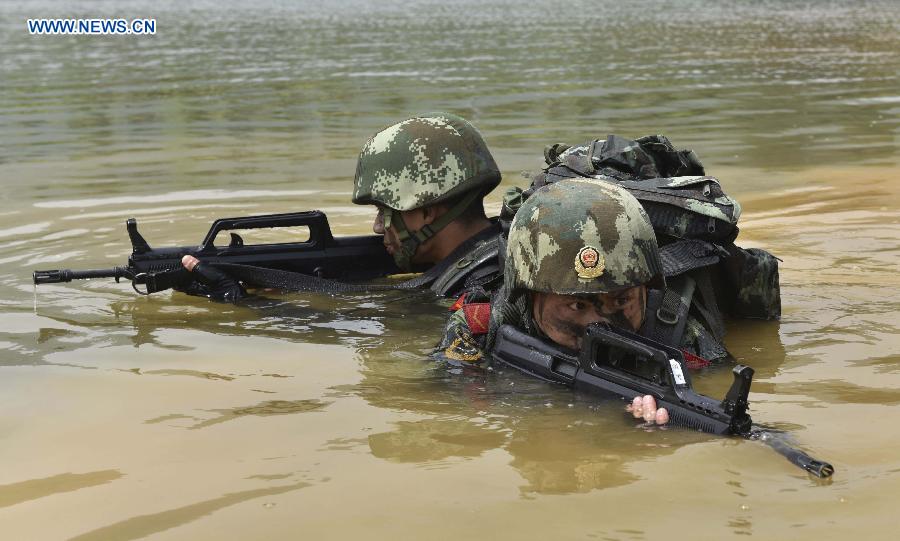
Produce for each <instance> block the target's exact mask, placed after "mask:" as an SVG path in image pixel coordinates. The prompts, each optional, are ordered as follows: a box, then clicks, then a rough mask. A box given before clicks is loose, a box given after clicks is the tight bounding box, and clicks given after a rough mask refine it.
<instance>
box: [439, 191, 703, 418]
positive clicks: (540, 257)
mask: <svg viewBox="0 0 900 541" xmlns="http://www.w3.org/2000/svg"><path fill="white" fill-rule="evenodd" d="M664 286H665V279H664V277H663V267H662V263H661V261H660V258H659V249H658V247H657V243H656V235H655V234H654V232H653V227H652V226H651V224H650V220H649V218H648V217H647V214H646V212H645V211H644V209H643V207H641V204H640V203H639V202H638V201H637V199H635V198H634V196H632V195H631V194H629V193H628V191H627V190H625V189H623V188H621V187H620V186H617V185H616V184H614V183H611V182H605V181H600V180H593V179H567V180H564V181H559V182H556V183H554V184H550V185H547V186H544V187H542V188H540V189H538V190H536V191H535V192H534V194H532V195H531V196H530V197H529V198H528V199H527V200H526V201H525V202H524V203H523V204H522V206H521V207H520V208H519V210H518V212H517V213H516V215H515V217H514V218H513V221H512V224H511V225H510V230H509V240H508V245H507V249H506V262H505V267H504V281H503V287H501V288H500V289H499V290H498V291H497V292H496V293H495V294H494V295H493V297H492V298H491V299H490V300H489V301H488V299H487V298H486V297H485V296H484V295H483V294H482V293H480V292H477V291H472V292H470V293H469V294H467V295H466V296H464V297H463V299H462V301H461V302H458V303H457V304H460V305H461V306H460V307H459V309H458V310H457V311H456V312H455V313H454V314H453V315H452V316H451V318H450V321H449V322H448V325H447V328H446V330H445V334H444V337H443V339H442V341H441V343H440V344H439V345H438V347H437V349H436V350H435V356H436V357H437V358H439V359H444V360H448V361H450V362H454V363H460V362H463V363H470V364H475V365H478V366H481V367H484V366H487V365H489V363H490V356H489V354H490V351H491V349H492V347H493V342H494V338H495V335H496V332H497V329H498V328H499V327H500V325H503V324H511V325H514V326H516V327H518V328H519V329H521V330H522V331H524V332H526V333H528V334H532V335H535V336H541V337H544V338H548V339H550V340H552V341H553V342H555V343H557V344H559V345H561V346H564V347H567V348H571V349H577V348H578V347H579V346H580V345H581V337H582V336H583V334H584V331H585V329H586V327H587V326H588V325H589V324H591V323H594V322H607V323H609V324H611V325H616V326H619V327H622V328H625V329H627V330H631V331H635V332H639V331H640V330H641V328H642V326H643V324H644V322H645V321H646V320H647V313H646V311H647V297H648V290H649V289H659V288H663V287H664ZM694 325H699V324H696V322H694ZM694 338H695V337H694V336H693V335H692V334H691V333H689V332H686V333H685V334H684V337H683V339H682V343H681V344H680V346H681V347H682V348H684V349H686V350H691V349H692V348H694V347H695V344H694V343H693V340H694ZM486 354H487V355H486ZM629 408H630V410H631V411H632V413H633V414H634V416H635V417H642V418H644V419H645V420H647V421H650V422H657V423H660V424H662V423H665V422H667V421H668V412H666V410H665V409H657V408H656V403H655V400H654V399H653V397H650V396H646V397H644V398H643V400H641V399H635V401H634V403H633V404H632V405H630V406H629Z"/></svg>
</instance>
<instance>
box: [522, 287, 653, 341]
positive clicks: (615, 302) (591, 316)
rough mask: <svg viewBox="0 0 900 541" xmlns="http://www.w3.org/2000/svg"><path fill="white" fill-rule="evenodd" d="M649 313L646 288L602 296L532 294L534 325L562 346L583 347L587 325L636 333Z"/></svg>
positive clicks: (624, 290) (633, 288)
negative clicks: (610, 327)
mask: <svg viewBox="0 0 900 541" xmlns="http://www.w3.org/2000/svg"><path fill="white" fill-rule="evenodd" d="M646 310H647V287H646V286H643V285H642V286H637V287H631V288H628V289H623V290H621V291H616V292H613V293H603V294H599V295H558V294H556V293H532V313H533V315H534V321H535V323H537V325H538V327H540V329H541V330H542V331H544V334H546V335H547V336H548V337H550V339H551V340H553V341H554V342H556V343H557V344H559V345H561V346H565V347H568V348H572V349H579V348H580V347H581V339H582V337H583V336H584V331H585V329H586V328H587V326H588V325H590V324H591V323H596V322H604V323H608V324H610V325H615V326H617V327H622V328H624V329H628V330H630V331H637V330H638V329H640V328H641V325H642V324H643V322H644V315H645V312H646Z"/></svg>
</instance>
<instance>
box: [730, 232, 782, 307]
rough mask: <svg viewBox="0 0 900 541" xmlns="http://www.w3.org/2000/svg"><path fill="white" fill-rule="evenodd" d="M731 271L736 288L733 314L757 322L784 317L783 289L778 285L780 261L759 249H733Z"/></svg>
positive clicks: (731, 249)
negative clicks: (782, 307)
mask: <svg viewBox="0 0 900 541" xmlns="http://www.w3.org/2000/svg"><path fill="white" fill-rule="evenodd" d="M729 252H731V255H732V257H731V258H729V265H728V266H729V270H730V273H729V274H730V275H731V277H732V280H733V281H734V284H733V285H734V289H735V291H736V292H737V294H736V297H735V299H734V305H733V315H734V316H737V317H744V318H754V319H778V318H780V317H781V290H780V288H779V286H778V259H777V258H775V256H773V255H772V254H770V253H769V252H767V251H765V250H760V249H758V248H749V249H746V250H745V249H743V248H740V247H738V246H733V247H731V248H730V249H729Z"/></svg>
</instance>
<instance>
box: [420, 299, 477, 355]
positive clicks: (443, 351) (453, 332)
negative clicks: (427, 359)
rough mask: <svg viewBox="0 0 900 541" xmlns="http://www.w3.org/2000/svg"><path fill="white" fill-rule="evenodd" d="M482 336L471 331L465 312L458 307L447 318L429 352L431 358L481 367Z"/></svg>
mask: <svg viewBox="0 0 900 541" xmlns="http://www.w3.org/2000/svg"><path fill="white" fill-rule="evenodd" d="M484 336H485V335H481V336H476V335H474V334H473V333H472V330H471V329H470V328H469V323H468V322H467V321H466V316H465V313H464V312H463V310H462V309H461V308H460V309H459V310H457V311H455V312H453V315H451V316H450V319H449V320H447V325H446V326H445V327H444V336H443V338H441V341H440V342H439V343H438V345H437V346H436V347H435V348H434V351H433V352H432V353H431V358H432V359H434V360H436V361H443V362H447V363H450V364H453V365H466V366H477V367H483V366H484Z"/></svg>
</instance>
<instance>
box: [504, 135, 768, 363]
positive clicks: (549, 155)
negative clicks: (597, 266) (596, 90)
mask: <svg viewBox="0 0 900 541" xmlns="http://www.w3.org/2000/svg"><path fill="white" fill-rule="evenodd" d="M544 158H545V161H546V164H547V166H546V167H545V168H544V169H543V170H541V171H540V172H538V173H535V174H530V175H528V176H529V177H530V179H531V185H530V187H529V188H528V189H527V190H525V191H522V190H519V189H517V188H512V189H510V190H508V191H507V193H506V196H505V197H504V201H503V208H502V211H501V222H502V223H505V224H507V229H508V224H509V223H510V222H511V220H512V217H513V216H514V215H515V211H516V210H517V209H518V207H519V206H520V205H521V203H522V202H523V201H524V200H525V199H527V198H528V197H529V196H530V195H531V194H532V193H533V192H534V190H536V189H538V188H540V187H541V186H544V185H547V184H552V183H554V182H558V181H560V180H564V179H566V178H579V177H580V178H594V179H600V180H605V181H608V182H614V183H616V184H618V185H620V186H622V187H624V188H625V189H627V190H628V191H629V192H630V193H631V194H632V195H633V196H634V197H635V198H636V199H637V200H638V201H640V202H641V204H642V206H643V207H644V210H646V212H647V214H648V216H649V218H650V222H651V224H652V225H653V229H654V232H655V233H656V236H657V241H658V244H659V247H660V258H661V260H662V263H663V272H664V274H665V277H666V281H667V288H666V289H665V290H664V291H651V293H650V298H649V299H648V314H649V315H648V317H647V319H646V321H645V324H644V328H642V329H641V332H642V334H644V335H646V336H649V337H651V338H655V339H657V340H659V341H662V342H665V343H669V344H672V343H675V344H676V345H677V342H678V341H679V340H680V338H681V336H682V335H683V333H684V331H685V325H686V323H687V319H688V318H687V316H688V312H689V311H691V312H693V314H694V315H695V316H697V317H698V318H701V319H702V320H703V321H704V323H705V324H704V327H705V328H706V329H707V330H709V332H710V333H711V334H712V336H713V337H714V339H715V341H716V342H717V343H718V342H719V341H720V340H721V338H722V337H723V336H724V334H725V329H724V321H723V317H722V314H721V311H720V302H719V299H717V297H719V298H722V297H729V295H728V292H723V291H722V290H723V288H722V287H721V285H720V284H719V283H718V282H719V280H718V276H719V274H720V273H719V272H706V271H705V270H701V269H707V270H710V271H711V270H712V269H713V266H714V265H717V264H719V263H722V265H721V266H719V267H717V268H718V269H726V270H727V269H734V268H738V267H740V265H741V264H742V262H741V261H736V260H737V259H740V258H743V257H744V254H746V253H747V252H746V251H744V250H742V249H740V248H738V247H737V246H735V244H734V240H735V239H736V238H737V235H738V226H737V222H738V219H739V218H740V215H741V207H740V204H738V202H737V201H736V200H734V199H732V198H730V197H728V195H727V194H725V192H724V191H723V190H722V187H721V185H720V184H719V181H718V179H716V178H715V177H712V176H708V175H706V172H705V170H704V168H703V165H702V164H701V163H700V160H699V159H698V158H697V156H696V155H695V154H694V152H693V151H690V150H677V149H675V148H674V146H673V145H672V143H671V142H669V140H668V139H667V138H666V137H664V136H662V135H651V136H647V137H642V138H639V139H636V140H629V139H625V138H623V137H619V136H616V135H610V136H608V137H607V138H606V140H599V139H598V140H594V141H591V142H588V143H586V144H583V145H579V146H574V147H572V146H569V145H565V144H561V143H557V144H554V145H551V146H548V147H547V148H546V149H545V150H544ZM758 252H762V253H764V254H765V256H767V257H769V258H771V257H772V256H771V255H770V254H768V253H765V252H763V251H762V250H759V251H758ZM501 253H503V251H501ZM772 260H773V261H774V258H772ZM776 265H777V264H776ZM776 269H777V267H776ZM738 272H740V271H738ZM775 279H776V282H777V270H776V274H775ZM738 281H739V280H738ZM776 287H777V285H776ZM716 291H719V294H718V295H717V294H716ZM731 296H732V297H733V296H734V295H731ZM726 304H727V303H726ZM779 309H780V308H779ZM763 317H772V316H771V315H764V316H763ZM775 317H777V315H776V316H775ZM709 347H710V348H712V349H715V348H716V347H719V348H720V347H721V346H720V345H713V344H710V345H709ZM723 352H724V349H722V350H721V351H705V352H700V354H701V355H702V356H704V357H707V358H713V357H719V356H722V354H723ZM704 353H705V354H704Z"/></svg>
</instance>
